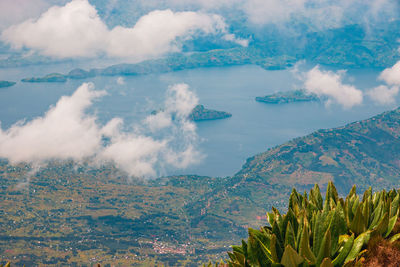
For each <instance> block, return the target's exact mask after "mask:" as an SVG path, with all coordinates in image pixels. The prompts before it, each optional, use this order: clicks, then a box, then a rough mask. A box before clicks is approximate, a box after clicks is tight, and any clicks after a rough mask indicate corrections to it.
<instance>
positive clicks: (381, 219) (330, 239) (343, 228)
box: [228, 182, 400, 267]
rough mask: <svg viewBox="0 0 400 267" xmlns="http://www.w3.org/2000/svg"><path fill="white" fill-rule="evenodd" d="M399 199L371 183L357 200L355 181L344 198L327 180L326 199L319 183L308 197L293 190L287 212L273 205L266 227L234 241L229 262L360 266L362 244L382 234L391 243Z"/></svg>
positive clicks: (364, 246)
mask: <svg viewBox="0 0 400 267" xmlns="http://www.w3.org/2000/svg"><path fill="white" fill-rule="evenodd" d="M399 202H400V195H399V192H398V191H396V190H391V191H389V192H386V191H385V190H383V191H380V192H375V193H374V194H373V193H372V190H371V188H369V189H368V190H366V191H365V192H364V195H363V197H362V200H361V201H360V197H359V196H358V195H357V194H356V187H355V186H353V188H352V189H351V191H350V193H349V194H348V196H347V197H346V199H345V200H344V199H343V198H339V196H338V193H337V191H336V188H335V186H334V185H333V183H332V182H329V184H328V187H327V190H326V197H325V201H323V199H322V196H321V192H320V189H319V187H318V185H315V187H314V188H313V189H311V191H310V194H309V196H308V195H307V193H306V192H305V193H304V194H303V195H302V194H299V193H298V192H297V191H296V190H295V189H293V191H292V193H291V195H290V199H289V206H288V211H287V213H286V214H284V215H281V214H280V212H279V211H278V210H277V209H275V208H273V209H272V212H270V213H267V218H268V222H269V224H270V225H269V226H265V227H261V229H260V230H254V229H251V228H249V232H248V234H249V237H248V241H247V242H245V241H242V245H241V246H233V251H232V252H228V255H229V258H230V259H229V260H228V265H229V266H286V267H296V266H323V267H328V266H361V265H364V263H365V262H366V258H365V255H368V252H371V251H368V249H367V247H368V244H369V241H370V240H375V241H374V242H375V243H376V240H379V239H381V240H380V241H379V242H382V239H386V240H387V241H388V244H389V245H390V244H391V243H394V242H396V241H397V240H398V239H399V238H400V233H396V232H395V231H393V229H394V228H395V224H396V222H397V219H398V216H399ZM397 251H398V252H399V250H398V249H397ZM398 252H397V253H398ZM375 256H376V255H375ZM374 258H375V259H376V260H379V259H377V258H376V257H374ZM378 263H379V262H378ZM395 263H397V264H399V263H400V262H395ZM389 264H390V263H389ZM378 266H379V265H378ZM385 266H388V264H387V263H386V264H385Z"/></svg>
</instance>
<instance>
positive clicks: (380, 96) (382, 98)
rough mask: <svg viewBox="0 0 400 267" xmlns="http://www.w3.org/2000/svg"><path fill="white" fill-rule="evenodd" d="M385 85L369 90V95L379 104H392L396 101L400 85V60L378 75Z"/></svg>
mask: <svg viewBox="0 0 400 267" xmlns="http://www.w3.org/2000/svg"><path fill="white" fill-rule="evenodd" d="M378 79H379V80H381V81H383V82H384V83H385V85H380V86H378V87H375V88H373V89H371V90H369V91H368V92H367V94H368V96H369V97H370V98H371V99H372V100H373V101H374V102H375V103H377V104H380V105H391V104H394V103H396V96H397V95H398V94H399V86H400V61H399V62H397V63H396V64H395V65H394V66H393V67H391V68H387V69H385V70H383V71H382V72H381V74H380V75H379V77H378Z"/></svg>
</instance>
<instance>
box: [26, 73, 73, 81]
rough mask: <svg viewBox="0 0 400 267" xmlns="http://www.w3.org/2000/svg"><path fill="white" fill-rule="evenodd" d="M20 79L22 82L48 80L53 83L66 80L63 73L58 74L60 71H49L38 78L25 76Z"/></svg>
mask: <svg viewBox="0 0 400 267" xmlns="http://www.w3.org/2000/svg"><path fill="white" fill-rule="evenodd" d="M21 81H23V82H27V83H42V82H50V83H54V82H58V83H59V82H66V81H67V78H66V77H65V75H63V74H60V73H50V74H48V75H46V76H44V77H40V78H35V77H32V78H25V79H22V80H21Z"/></svg>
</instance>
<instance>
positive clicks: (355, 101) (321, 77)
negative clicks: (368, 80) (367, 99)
mask: <svg viewBox="0 0 400 267" xmlns="http://www.w3.org/2000/svg"><path fill="white" fill-rule="evenodd" d="M342 76H343V71H341V72H340V71H339V72H336V73H335V72H332V71H321V70H320V69H319V67H318V66H316V67H314V68H313V69H312V70H310V71H309V72H307V74H306V76H305V79H306V80H305V82H304V87H305V89H306V90H307V91H308V92H310V93H314V94H316V95H318V96H324V97H328V102H327V104H329V103H331V101H335V102H337V103H338V104H340V105H342V106H343V107H344V108H351V107H353V106H355V105H359V104H361V103H362V101H363V93H362V91H360V90H358V89H357V88H355V87H354V86H352V85H347V84H343V83H342Z"/></svg>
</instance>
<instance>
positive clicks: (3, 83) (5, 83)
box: [0, 81, 15, 88]
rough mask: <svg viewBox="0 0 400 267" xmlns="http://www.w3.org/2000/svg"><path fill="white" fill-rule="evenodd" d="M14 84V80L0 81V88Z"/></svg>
mask: <svg viewBox="0 0 400 267" xmlns="http://www.w3.org/2000/svg"><path fill="white" fill-rule="evenodd" d="M13 85H15V82H9V81H0V88H5V87H10V86H13Z"/></svg>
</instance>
